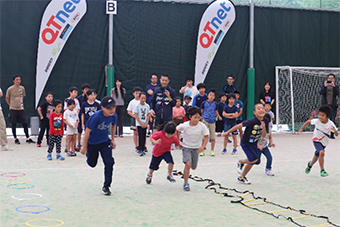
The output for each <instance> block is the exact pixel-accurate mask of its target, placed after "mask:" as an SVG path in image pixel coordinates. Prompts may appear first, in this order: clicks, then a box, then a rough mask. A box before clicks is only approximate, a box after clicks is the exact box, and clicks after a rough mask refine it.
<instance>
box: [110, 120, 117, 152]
mask: <svg viewBox="0 0 340 227" xmlns="http://www.w3.org/2000/svg"><path fill="white" fill-rule="evenodd" d="M116 130H117V125H111V127H110V131H111V145H112V148H113V149H116V143H115V136H114V135H116Z"/></svg>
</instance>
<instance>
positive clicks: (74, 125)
mask: <svg viewBox="0 0 340 227" xmlns="http://www.w3.org/2000/svg"><path fill="white" fill-rule="evenodd" d="M75 106H76V103H75V102H74V100H73V99H68V100H67V108H68V109H67V110H66V111H65V112H64V123H65V124H66V125H67V126H68V127H67V128H66V150H67V155H68V156H76V153H75V152H74V151H72V149H73V148H74V147H75V145H76V142H77V129H78V124H79V119H78V113H77V111H76V110H75Z"/></svg>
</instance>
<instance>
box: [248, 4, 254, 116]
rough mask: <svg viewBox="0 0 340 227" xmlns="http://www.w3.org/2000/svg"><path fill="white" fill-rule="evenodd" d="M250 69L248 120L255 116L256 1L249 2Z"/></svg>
mask: <svg viewBox="0 0 340 227" xmlns="http://www.w3.org/2000/svg"><path fill="white" fill-rule="evenodd" d="M249 3H250V4H249V68H248V71H247V119H250V118H252V117H253V116H254V114H253V108H254V105H255V69H254V1H253V0H249Z"/></svg>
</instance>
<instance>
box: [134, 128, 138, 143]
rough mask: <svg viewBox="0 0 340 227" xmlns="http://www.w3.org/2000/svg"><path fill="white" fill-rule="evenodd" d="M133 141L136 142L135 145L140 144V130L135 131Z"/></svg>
mask: <svg viewBox="0 0 340 227" xmlns="http://www.w3.org/2000/svg"><path fill="white" fill-rule="evenodd" d="M133 142H134V143H135V147H137V146H138V132H137V130H135V131H133Z"/></svg>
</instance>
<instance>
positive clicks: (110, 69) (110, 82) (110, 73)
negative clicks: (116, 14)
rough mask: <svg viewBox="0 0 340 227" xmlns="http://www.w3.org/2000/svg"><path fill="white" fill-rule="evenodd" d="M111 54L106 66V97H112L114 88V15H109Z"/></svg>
mask: <svg viewBox="0 0 340 227" xmlns="http://www.w3.org/2000/svg"><path fill="white" fill-rule="evenodd" d="M108 46H109V50H108V51H109V53H108V55H109V56H108V58H109V59H108V61H109V62H108V65H107V66H106V73H107V74H106V75H107V77H106V78H107V88H106V95H107V96H110V93H111V89H112V88H113V87H114V66H113V14H109V45H108Z"/></svg>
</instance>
